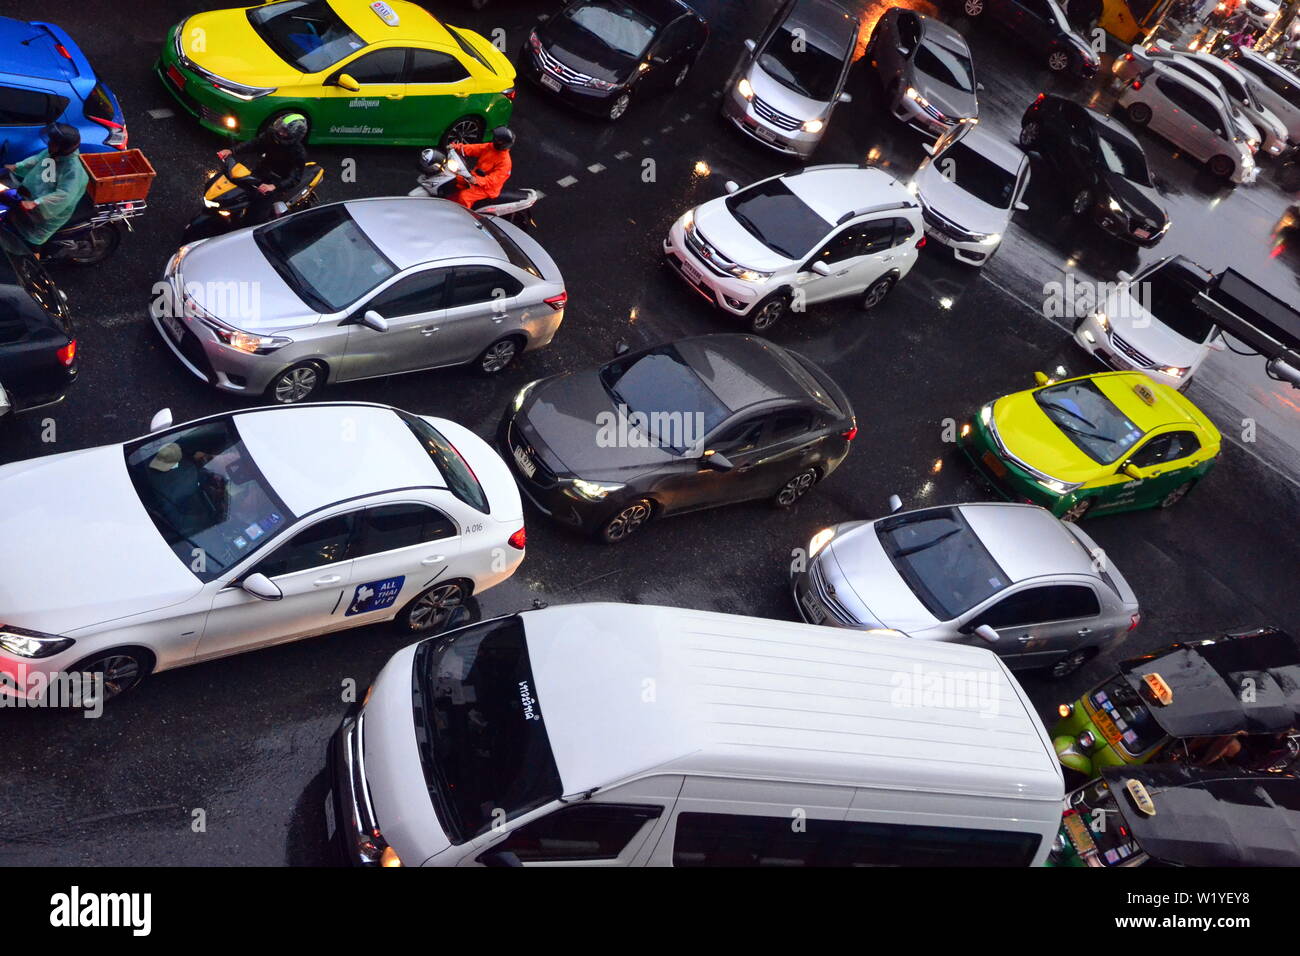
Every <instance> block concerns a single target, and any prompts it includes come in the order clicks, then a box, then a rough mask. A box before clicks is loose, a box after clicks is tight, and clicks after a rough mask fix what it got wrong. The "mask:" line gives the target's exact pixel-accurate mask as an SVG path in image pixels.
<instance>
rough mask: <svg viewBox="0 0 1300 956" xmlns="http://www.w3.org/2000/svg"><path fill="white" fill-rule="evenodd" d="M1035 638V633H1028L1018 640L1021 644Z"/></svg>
mask: <svg viewBox="0 0 1300 956" xmlns="http://www.w3.org/2000/svg"><path fill="white" fill-rule="evenodd" d="M1033 639H1034V635H1032V634H1026V635H1024V636H1023V637H1018V638H1016V640H1018V641H1019V642H1020V643H1021V644H1028V643H1029V642H1030V641H1032V640H1033Z"/></svg>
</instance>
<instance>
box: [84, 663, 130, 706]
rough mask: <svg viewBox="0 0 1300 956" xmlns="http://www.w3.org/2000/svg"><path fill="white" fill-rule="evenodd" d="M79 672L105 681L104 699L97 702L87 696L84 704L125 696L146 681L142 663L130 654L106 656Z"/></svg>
mask: <svg viewBox="0 0 1300 956" xmlns="http://www.w3.org/2000/svg"><path fill="white" fill-rule="evenodd" d="M79 670H80V673H82V674H85V675H88V676H91V675H94V676H96V677H98V679H99V680H102V681H103V688H104V690H103V696H102V698H100V700H99V701H96V700H95V699H94V698H93V697H91V696H86V697H85V698H83V703H84V704H93V703H97V702H104V701H110V700H112V699H113V698H114V697H118V696H120V695H122V694H125V693H126V692H127V691H128V690H130V689H131V688H133V687H135V686H136V685H137V684H139V683H140V681H142V680H143V679H144V674H143V672H142V668H141V667H140V661H139V660H138V659H137V658H135V657H133V656H132V655H130V654H112V653H110V654H106V655H104V656H103V657H100V658H97V659H95V660H93V661H91V662H90V664H89V665H87V666H85V667H82V668H80V669H79ZM92 686H93V685H92Z"/></svg>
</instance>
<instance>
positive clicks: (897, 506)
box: [889, 495, 903, 515]
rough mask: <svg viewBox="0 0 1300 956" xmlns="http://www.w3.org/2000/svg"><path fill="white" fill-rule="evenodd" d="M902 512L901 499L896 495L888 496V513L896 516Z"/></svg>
mask: <svg viewBox="0 0 1300 956" xmlns="http://www.w3.org/2000/svg"><path fill="white" fill-rule="evenodd" d="M902 510H903V499H902V498H900V497H898V495H890V496H889V513H890V514H891V515H892V514H896V513H898V512H900V511H902Z"/></svg>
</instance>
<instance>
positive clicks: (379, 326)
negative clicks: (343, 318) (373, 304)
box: [361, 309, 388, 332]
mask: <svg viewBox="0 0 1300 956" xmlns="http://www.w3.org/2000/svg"><path fill="white" fill-rule="evenodd" d="M361 324H362V325H364V326H365V327H366V328H368V329H374V330H375V331H376V332H387V331H388V320H387V319H386V318H384V317H383V316H382V315H380V314H379V313H378V312H376V311H375V310H374V309H366V311H365V312H363V313H362V314H361Z"/></svg>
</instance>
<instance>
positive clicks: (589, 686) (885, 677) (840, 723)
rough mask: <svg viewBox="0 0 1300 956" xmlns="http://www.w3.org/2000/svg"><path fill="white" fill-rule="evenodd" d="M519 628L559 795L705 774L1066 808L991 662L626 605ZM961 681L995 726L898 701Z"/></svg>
mask: <svg viewBox="0 0 1300 956" xmlns="http://www.w3.org/2000/svg"><path fill="white" fill-rule="evenodd" d="M520 619H521V620H522V621H523V622H524V626H525V631H526V633H527V635H528V652H529V658H530V660H531V663H532V670H533V675H534V678H535V681H536V690H537V697H538V701H539V703H540V706H541V710H542V714H543V718H544V719H545V720H546V722H547V727H548V736H549V739H550V742H551V747H552V749H553V751H554V754H555V760H556V765H557V767H558V768H559V771H560V779H561V782H562V784H563V786H564V790H565V792H566V793H575V792H579V791H583V790H586V789H590V788H591V787H596V786H600V787H610V786H612V785H614V784H616V783H618V782H621V781H625V780H628V779H630V778H633V777H636V776H640V775H645V774H649V773H663V774H691V773H698V774H704V775H712V776H718V775H721V776H735V777H743V778H747V779H751V780H755V779H770V780H785V781H790V782H803V783H825V784H830V785H837V786H862V787H866V786H871V787H880V788H886V789H893V790H908V791H910V790H929V791H939V792H945V791H946V792H969V793H980V794H989V795H995V796H998V797H1005V798H1009V799H1015V800H1037V801H1059V800H1060V799H1061V796H1062V792H1063V786H1062V774H1061V770H1060V767H1059V766H1058V763H1057V760H1056V757H1055V754H1054V752H1053V750H1052V746H1051V743H1050V741H1049V740H1048V738H1047V734H1046V731H1045V730H1044V729H1043V726H1042V723H1041V722H1040V721H1039V719H1038V717H1037V715H1036V714H1035V713H1034V711H1033V708H1032V707H1031V706H1030V704H1029V701H1028V698H1027V697H1025V695H1024V692H1023V691H1022V690H1021V689H1020V686H1019V684H1017V683H1016V682H1015V680H1014V678H1012V676H1011V674H1010V672H1009V671H1008V670H1007V669H1006V667H1005V666H1004V665H1003V664H1002V662H1001V661H1000V660H999V658H998V657H997V656H996V655H995V654H993V653H992V652H991V651H988V650H986V649H984V648H980V647H972V646H967V645H960V644H945V643H936V642H930V641H914V640H912V639H911V638H908V637H907V636H905V635H903V634H900V633H899V632H897V631H866V632H864V631H848V630H840V629H835V628H825V627H815V626H812V625H807V624H793V623H790V622H786V621H773V620H767V619H763V618H755V617H741V616H738V615H731V614H717V613H713V612H708V611H692V610H683V609H679V608H670V607H655V606H629V605H626V604H575V605H568V606H563V607H552V608H545V609H543V610H539V611H530V612H527V613H525V614H523V615H521V616H520ZM957 673H960V674H963V675H967V677H968V679H969V680H970V681H971V682H972V683H973V684H975V685H976V686H978V687H980V688H982V689H984V691H985V694H984V697H983V698H982V699H984V700H987V701H988V702H989V704H990V706H989V708H988V709H989V710H991V711H992V712H991V713H989V714H982V713H981V712H980V709H978V708H977V707H975V706H968V707H966V708H956V707H936V706H914V705H912V706H909V703H911V702H908V701H906V700H904V698H903V697H901V696H900V694H901V693H902V692H903V691H905V690H906V689H907V688H906V687H904V686H903V685H905V684H907V682H909V681H920V680H923V679H924V678H923V676H922V675H926V674H928V675H932V676H934V675H941V674H949V675H952V674H957ZM900 687H902V690H901V691H900ZM1057 812H1059V811H1057Z"/></svg>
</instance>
